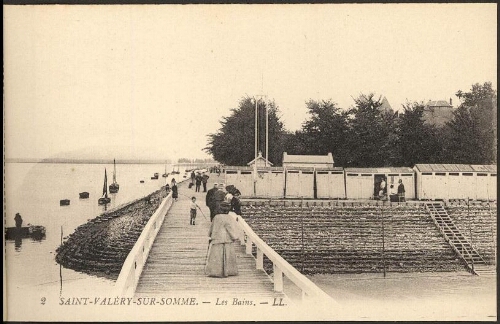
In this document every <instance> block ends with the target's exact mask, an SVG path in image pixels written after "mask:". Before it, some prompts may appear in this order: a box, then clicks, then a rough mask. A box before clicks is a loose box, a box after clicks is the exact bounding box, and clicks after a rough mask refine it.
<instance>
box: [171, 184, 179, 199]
mask: <svg viewBox="0 0 500 324" xmlns="http://www.w3.org/2000/svg"><path fill="white" fill-rule="evenodd" d="M178 197H179V193H178V192H177V184H175V183H174V185H173V186H172V198H174V201H177V198H178Z"/></svg>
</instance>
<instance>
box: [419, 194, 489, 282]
mask: <svg viewBox="0 0 500 324" xmlns="http://www.w3.org/2000/svg"><path fill="white" fill-rule="evenodd" d="M425 207H426V209H427V210H428V211H429V213H430V215H431V217H432V220H433V221H434V224H436V226H437V227H438V229H439V231H440V232H441V234H442V235H443V237H444V239H445V240H446V241H447V242H448V243H449V244H450V245H451V247H452V248H453V250H455V252H456V253H457V254H458V255H459V256H460V258H462V260H464V261H465V262H466V264H467V268H468V270H469V272H471V273H472V274H475V275H479V276H481V275H482V276H486V275H495V276H496V269H495V267H494V266H490V265H488V263H487V262H486V261H484V259H483V258H482V257H481V255H479V253H478V252H477V251H476V250H475V249H474V247H473V246H472V244H471V242H469V241H468V240H467V238H466V237H465V236H464V234H463V233H462V232H461V231H460V230H459V229H458V227H457V226H456V225H455V224H454V223H453V220H452V219H451V218H450V216H449V215H448V213H447V212H446V210H445V209H444V207H443V204H442V203H441V202H427V203H426V204H425Z"/></svg>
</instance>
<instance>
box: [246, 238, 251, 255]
mask: <svg viewBox="0 0 500 324" xmlns="http://www.w3.org/2000/svg"><path fill="white" fill-rule="evenodd" d="M245 253H246V254H252V240H251V239H250V237H249V236H247V243H246V249H245Z"/></svg>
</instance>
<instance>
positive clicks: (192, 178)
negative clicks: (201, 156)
mask: <svg viewBox="0 0 500 324" xmlns="http://www.w3.org/2000/svg"><path fill="white" fill-rule="evenodd" d="M195 177H196V174H194V170H193V171H191V183H192V184H193V185H194V178H195Z"/></svg>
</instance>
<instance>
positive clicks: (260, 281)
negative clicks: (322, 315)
mask: <svg viewBox="0 0 500 324" xmlns="http://www.w3.org/2000/svg"><path fill="white" fill-rule="evenodd" d="M210 180H211V179H209V184H208V185H207V188H212V187H213V184H212V183H213V182H211V181H210ZM192 196H195V197H197V201H196V202H197V204H198V206H200V208H201V209H202V211H203V213H204V214H205V217H206V218H205V217H204V216H203V215H202V213H201V212H200V210H198V215H197V217H196V225H194V226H193V225H189V204H190V201H191V197H192ZM209 215H210V212H209V209H208V207H206V206H205V193H203V192H195V191H194V189H188V188H187V185H185V184H183V185H182V186H180V187H179V200H178V201H177V202H174V203H173V205H172V207H171V209H170V211H169V212H168V213H167V215H166V217H165V221H164V223H163V225H162V227H161V229H160V231H159V233H158V235H157V237H156V239H155V242H154V244H153V246H152V248H151V251H150V253H149V256H148V260H147V262H146V264H145V266H144V270H143V271H142V275H141V278H140V280H139V283H138V285H137V289H136V292H135V295H136V296H145V297H146V296H151V295H158V294H161V295H162V296H167V297H176V296H181V295H182V296H198V297H200V296H201V297H206V298H212V299H214V298H215V297H230V298H256V299H262V298H275V297H281V298H286V296H285V295H284V294H283V293H282V292H275V291H274V290H273V287H274V286H273V282H272V280H271V278H270V277H269V276H268V275H267V274H266V273H265V272H264V271H262V270H256V269H255V259H254V257H253V256H251V255H247V254H246V253H245V247H244V246H243V245H241V244H240V242H239V241H237V242H236V243H234V244H235V250H236V257H237V264H238V272H239V273H238V275H237V276H230V277H227V278H212V277H207V276H206V275H205V273H204V269H205V260H206V256H207V248H208V230H209V227H210V218H209Z"/></svg>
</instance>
